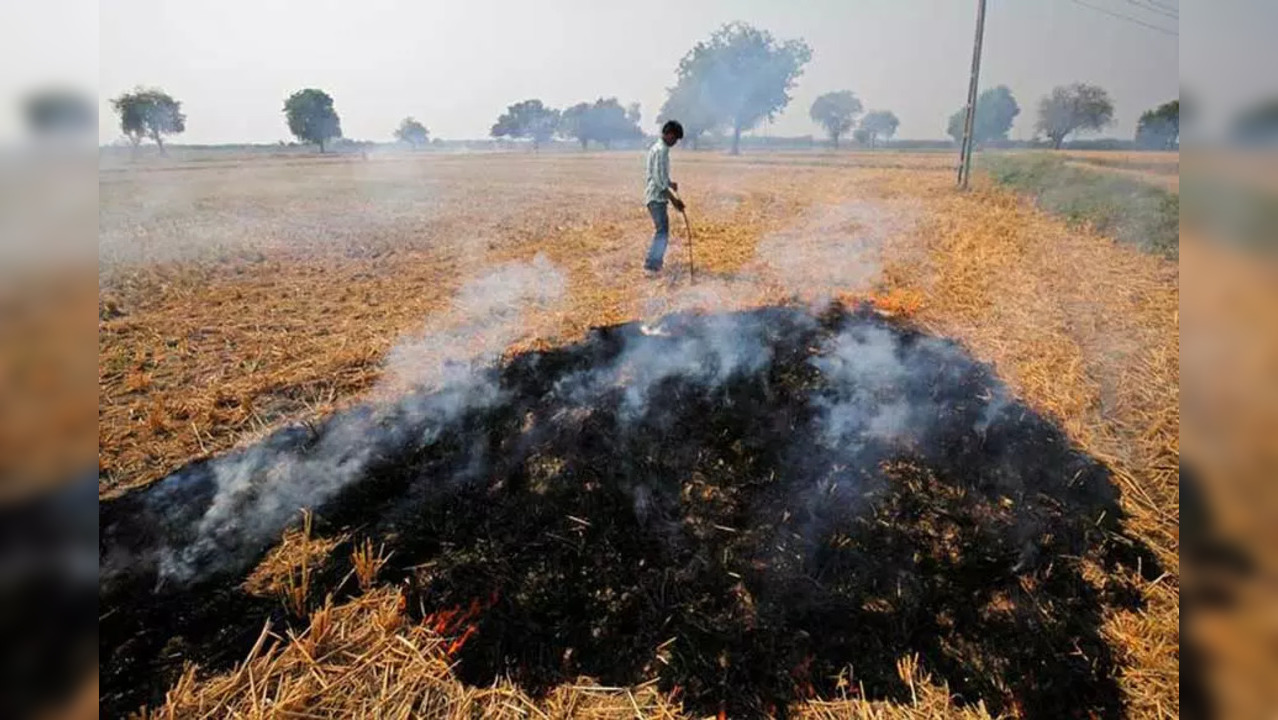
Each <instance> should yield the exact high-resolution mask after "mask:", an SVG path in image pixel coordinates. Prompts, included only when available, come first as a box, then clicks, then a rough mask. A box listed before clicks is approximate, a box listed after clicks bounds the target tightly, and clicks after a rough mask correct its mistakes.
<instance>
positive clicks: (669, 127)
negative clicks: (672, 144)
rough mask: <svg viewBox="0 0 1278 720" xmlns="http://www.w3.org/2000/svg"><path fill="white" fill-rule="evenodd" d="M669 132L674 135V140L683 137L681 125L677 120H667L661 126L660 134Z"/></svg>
mask: <svg viewBox="0 0 1278 720" xmlns="http://www.w3.org/2000/svg"><path fill="white" fill-rule="evenodd" d="M666 133H670V134H672V135H674V136H675V140H682V139H683V125H681V124H680V123H679V121H678V120H667V121H666V124H665V125H662V126H661V134H662V135H665V134H666Z"/></svg>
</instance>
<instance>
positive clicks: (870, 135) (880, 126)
mask: <svg viewBox="0 0 1278 720" xmlns="http://www.w3.org/2000/svg"><path fill="white" fill-rule="evenodd" d="M900 125H901V120H900V119H899V118H897V116H896V113H894V112H892V111H891V110H871V111H870V112H868V113H866V114H865V117H863V118H861V127H860V128H859V129H860V130H862V131H863V132H864V139H862V138H857V141H858V142H863V143H866V144H868V145H869V146H870V147H874V146H875V145H877V144H878V142H879V141H880V140H882V141H883V142H884V143H887V142H888V141H890V140H891V139H892V136H893V135H895V134H896V129H897V128H898V127H899V126H900Z"/></svg>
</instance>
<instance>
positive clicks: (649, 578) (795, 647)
mask: <svg viewBox="0 0 1278 720" xmlns="http://www.w3.org/2000/svg"><path fill="white" fill-rule="evenodd" d="M465 382H466V383H470V384H469V385H466V386H465V391H464V392H461V393H454V394H453V395H452V396H447V397H445V396H444V395H443V394H442V393H446V392H447V390H444V391H441V393H433V394H425V393H423V394H421V395H420V396H417V397H412V398H406V399H405V400H404V401H403V403H401V404H400V405H399V406H398V407H393V408H389V409H388V408H379V409H372V408H361V409H357V410H353V411H351V412H352V413H363V414H364V415H363V416H359V415H351V416H350V417H340V416H339V417H335V418H333V419H332V420H330V421H329V422H328V423H326V424H325V425H324V426H321V427H319V428H316V429H314V430H313V431H312V430H307V429H290V430H285V431H281V433H279V434H277V435H276V436H274V437H273V438H271V439H269V440H267V441H266V443H265V444H264V445H263V446H262V447H261V448H257V449H250V450H247V451H244V452H250V453H251V452H259V453H261V452H263V451H266V453H265V454H259V455H258V456H255V457H256V458H257V459H255V460H254V463H255V464H252V465H251V467H253V468H258V467H263V468H264V467H270V466H271V464H270V462H267V461H266V459H274V461H275V462H285V463H294V464H296V465H298V467H301V468H308V467H311V466H310V465H307V464H306V463H304V462H302V460H304V459H306V458H307V457H308V453H317V452H322V453H327V454H328V455H331V456H332V458H334V460H333V461H334V462H335V463H338V464H339V465H340V467H341V468H344V471H345V472H348V473H349V477H347V476H342V477H343V479H345V480H346V482H343V483H342V484H340V486H336V487H328V488H327V490H326V491H325V492H323V493H321V494H320V495H319V496H318V501H315V500H316V498H310V499H311V500H312V502H309V503H308V502H307V500H308V498H307V496H306V494H305V492H302V491H304V490H305V489H306V488H307V484H306V477H305V475H304V474H302V475H296V476H295V475H289V476H287V477H285V478H284V480H282V481H280V482H281V486H280V487H279V488H275V487H273V486H272V485H271V481H270V479H269V478H267V476H265V475H264V476H263V478H265V479H263V480H261V481H259V482H260V486H259V485H254V486H253V488H252V489H251V490H249V491H245V490H244V489H243V488H241V489H240V490H239V491H238V494H235V495H233V497H231V502H232V505H233V508H232V509H233V510H234V512H231V513H229V515H228V516H230V517H242V518H243V521H244V522H245V523H247V524H248V525H251V532H245V533H240V534H237V533H236V526H235V525H234V524H233V523H231V524H226V523H221V524H218V525H217V526H216V527H215V528H214V529H213V530H210V529H209V528H212V527H213V526H212V525H210V524H208V523H205V529H204V530H198V529H196V528H197V527H198V526H200V524H201V519H202V518H204V517H205V515H206V513H207V511H208V509H209V508H210V507H212V506H213V505H214V504H215V502H217V501H218V500H217V498H218V497H219V495H218V494H219V492H224V490H220V488H221V485H220V484H219V483H220V482H221V483H224V482H225V476H226V472H225V471H223V472H222V475H221V476H219V474H218V472H216V471H215V470H216V467H217V466H216V464H217V463H219V462H227V460H226V459H216V460H214V461H212V462H211V463H205V464H201V465H194V466H192V467H189V468H186V469H184V470H182V471H179V472H178V473H175V474H174V475H173V476H171V477H170V478H168V479H166V480H165V481H163V482H161V483H158V484H157V485H155V486H153V487H151V488H148V489H147V490H145V491H142V492H139V493H135V494H133V495H131V496H126V497H124V498H121V499H120V500H117V501H115V502H114V503H103V506H102V521H101V525H102V530H101V556H102V561H103V564H104V575H103V577H104V580H103V585H102V591H101V602H102V606H103V607H102V612H103V613H104V614H105V615H104V618H103V620H102V622H101V657H102V663H103V670H102V703H103V705H102V707H103V710H104V711H105V712H106V713H107V714H108V715H112V714H121V713H123V712H127V711H130V710H133V709H135V708H136V707H137V706H138V705H140V704H142V703H143V702H150V703H152V704H154V703H155V702H157V701H159V700H160V699H162V697H163V692H164V690H165V689H166V687H167V683H169V682H171V681H172V679H173V678H174V677H175V674H176V672H177V671H178V670H179V669H180V666H181V662H182V661H183V660H191V661H196V662H200V663H202V664H203V665H204V666H206V667H209V668H213V669H217V668H225V667H228V666H229V665H230V664H232V663H233V662H234V661H236V660H238V659H239V658H241V657H243V655H244V653H246V652H247V650H248V649H249V647H250V646H251V645H252V643H253V641H254V640H255V639H256V637H257V634H258V632H259V631H260V629H261V626H262V623H263V621H264V620H265V619H266V618H267V617H273V618H274V620H275V621H276V623H277V624H287V623H290V622H291V623H295V624H296V623H300V622H302V621H301V620H299V619H296V618H288V617H286V616H284V613H283V612H282V611H281V610H280V609H279V604H278V603H273V602H270V601H265V600H259V599H254V598H250V597H248V596H246V595H244V594H243V593H242V592H241V591H239V590H238V589H237V586H238V582H239V581H240V580H241V579H242V578H243V576H244V574H245V573H246V572H247V571H248V569H249V568H250V567H251V566H252V564H253V562H254V560H256V559H257V558H259V557H260V556H261V555H262V554H263V553H264V552H265V551H266V550H267V549H269V546H270V544H271V542H270V539H277V538H278V537H279V532H278V531H279V529H281V528H282V526H281V527H276V524H278V523H282V522H284V520H281V518H285V519H287V520H295V518H296V510H297V508H298V507H301V506H302V505H309V506H312V507H314V508H315V510H316V511H317V512H318V514H319V516H320V517H321V518H322V520H323V522H322V523H321V525H320V532H338V531H343V530H347V529H351V528H358V531H357V537H356V540H355V541H353V542H360V541H362V540H363V538H365V537H371V538H372V539H373V540H374V543H376V544H379V545H380V544H381V543H385V544H386V547H387V549H388V550H392V551H393V557H392V560H391V563H390V565H389V566H388V567H386V568H385V569H384V570H383V571H382V575H381V579H382V580H383V581H385V582H405V583H407V584H408V586H409V591H410V593H411V594H412V596H413V597H412V598H411V600H412V601H411V602H410V603H409V607H411V608H414V609H416V608H419V607H424V608H425V609H426V610H427V612H429V611H431V610H433V609H439V608H445V607H453V606H458V605H466V604H467V603H469V602H471V601H472V600H474V599H476V598H491V597H494V596H495V597H496V602H495V603H494V604H492V605H491V607H487V609H486V610H485V611H484V612H483V614H482V615H481V616H480V617H479V620H478V630H477V632H476V633H475V634H474V636H473V637H471V638H470V639H469V641H468V642H467V643H466V645H465V646H464V647H463V648H462V649H461V651H460V652H459V654H458V655H457V657H458V660H459V664H458V667H457V671H458V673H459V675H460V676H461V678H462V679H463V680H465V681H467V682H471V683H475V684H481V685H482V684H488V683H490V682H492V680H493V679H494V678H496V677H498V676H504V677H510V678H512V679H513V680H514V681H516V682H518V683H519V684H520V685H521V686H523V687H524V688H525V689H527V690H529V691H531V692H533V693H539V692H543V691H545V690H547V689H549V688H551V687H553V686H554V685H556V684H558V683H561V682H564V681H568V680H571V679H574V678H576V677H577V676H579V675H589V676H593V677H595V678H598V679H599V680H600V681H601V682H603V683H605V684H609V685H626V684H633V683H637V682H642V681H644V680H646V679H649V678H652V677H658V678H659V679H660V683H661V685H662V687H663V688H664V689H666V690H668V691H674V690H675V688H676V687H677V688H679V691H680V693H681V695H682V698H683V700H684V702H685V703H686V705H687V706H688V708H689V709H690V710H692V711H694V712H709V713H713V712H717V711H718V710H720V709H725V710H727V711H728V712H729V713H730V714H732V715H734V716H738V715H740V716H749V715H758V714H762V713H765V712H767V711H769V710H770V709H775V710H777V711H778V712H780V711H783V709H784V707H785V705H786V704H787V703H790V702H793V701H795V700H797V699H800V698H803V697H805V696H809V695H816V696H822V697H832V696H835V695H836V693H838V692H861V691H862V690H863V691H864V692H865V693H866V694H867V695H869V696H871V697H896V698H906V697H908V690H907V689H906V688H905V687H904V685H903V684H902V682H901V681H900V680H899V678H898V677H897V673H896V662H897V660H898V659H899V658H901V657H903V656H906V655H912V654H917V655H918V656H919V657H920V659H921V664H922V666H923V667H924V668H925V669H926V670H928V671H929V672H931V673H933V674H934V676H936V678H937V679H938V680H941V681H945V682H947V683H949V686H950V688H951V690H952V691H953V692H955V693H957V694H958V695H959V696H960V698H961V699H962V700H963V701H965V702H976V701H978V700H983V701H984V702H985V703H986V704H987V706H989V707H990V708H991V709H992V710H994V711H996V712H997V711H1006V710H1011V709H1012V708H1014V707H1015V708H1017V709H1019V711H1020V712H1022V713H1024V714H1026V715H1030V716H1039V717H1047V716H1051V717H1056V716H1060V715H1061V714H1062V713H1065V714H1069V715H1088V714H1096V715H1101V716H1116V715H1121V714H1122V711H1123V708H1122V704H1121V696H1120V693H1119V690H1118V686H1117V683H1116V675H1117V673H1119V672H1120V671H1121V668H1120V667H1118V664H1117V661H1116V660H1115V658H1114V656H1113V654H1112V653H1111V651H1110V649H1109V647H1108V646H1107V645H1106V644H1105V642H1104V641H1103V639H1102V637H1101V634H1100V624H1101V616H1102V613H1103V612H1104V611H1105V608H1106V607H1107V606H1112V605H1116V604H1134V603H1136V602H1138V593H1134V592H1132V591H1131V588H1129V587H1126V586H1124V585H1123V583H1122V582H1120V581H1119V580H1117V579H1115V580H1113V581H1110V582H1108V583H1107V584H1106V586H1105V587H1096V586H1094V585H1093V584H1091V583H1089V582H1087V581H1085V580H1084V579H1083V577H1082V575H1081V570H1082V566H1083V563H1087V562H1096V563H1099V564H1100V565H1102V566H1104V567H1106V568H1110V569H1113V568H1116V567H1119V566H1129V567H1135V566H1136V558H1137V557H1140V558H1141V561H1142V567H1143V569H1144V570H1145V572H1146V573H1147V574H1148V573H1152V572H1156V563H1154V562H1153V561H1152V556H1151V555H1150V554H1149V553H1148V552H1147V551H1145V550H1144V549H1143V548H1142V547H1141V546H1140V545H1139V544H1138V543H1136V542H1134V541H1133V540H1132V539H1130V538H1128V537H1126V536H1125V535H1124V533H1123V528H1122V520H1123V515H1122V512H1121V510H1120V508H1119V506H1118V502H1117V498H1118V493H1117V490H1116V489H1115V487H1114V485H1113V484H1112V482H1111V481H1110V478H1109V475H1108V473H1107V471H1106V469H1105V468H1104V466H1103V465H1101V464H1100V463H1098V462H1097V461H1095V460H1093V459H1091V458H1089V457H1087V456H1086V455H1084V454H1083V453H1081V452H1080V451H1079V450H1078V449H1077V448H1075V447H1073V446H1072V445H1071V444H1070V442H1069V441H1068V439H1067V438H1066V437H1065V436H1064V434H1063V433H1062V432H1061V431H1060V430H1059V429H1058V428H1057V427H1056V426H1055V425H1054V424H1052V423H1051V422H1049V421H1048V420H1046V419H1044V418H1043V417H1041V416H1039V415H1037V414H1035V413H1034V412H1033V411H1032V410H1030V409H1029V408H1028V407H1026V406H1025V405H1023V404H1021V403H1020V402H1017V401H1015V400H1014V399H1012V398H1010V397H1009V396H1008V395H1007V391H1006V389H1005V388H1003V387H1002V385H1001V384H1000V383H999V382H998V381H997V380H996V379H995V378H994V377H993V375H992V373H991V371H990V370H989V368H988V367H986V366H983V365H981V364H979V363H977V362H975V361H973V360H972V359H971V358H970V357H969V356H967V355H966V353H964V352H963V351H962V349H961V348H960V347H958V346H957V345H955V344H953V343H950V342H948V341H943V340H939V339H936V338H933V337H929V336H926V335H923V334H920V333H918V332H916V331H914V330H911V329H908V328H903V327H899V326H896V325H893V324H891V323H889V322H887V321H884V320H882V319H880V318H878V317H876V316H875V315H873V314H872V313H869V312H855V313H847V312H844V311H842V310H838V309H836V310H833V311H830V312H828V313H826V314H824V315H822V316H820V317H814V316H812V315H810V314H808V313H806V312H804V311H801V310H797V309H791V308H765V309H761V310H756V311H752V312H743V313H735V314H728V315H706V316H700V315H683V316H676V317H671V318H667V319H666V320H665V321H664V322H663V323H662V324H661V326H660V328H659V332H657V333H653V334H646V333H644V332H641V331H640V328H639V326H637V325H623V326H618V327H612V328H603V329H599V330H597V331H595V332H594V334H593V335H592V336H591V337H590V338H588V339H587V340H586V341H584V342H582V343H579V344H577V345H573V346H568V347H564V348H559V349H556V350H552V351H548V352H542V353H529V354H525V355H521V356H518V357H515V358H513V359H511V360H510V361H509V362H507V363H506V364H504V365H502V366H501V367H499V368H489V369H477V370H475V371H474V372H473V373H471V374H470V375H468V376H467V379H466V380H465ZM441 398H442V399H441ZM353 429H355V430H358V432H356V431H355V430H353ZM361 432H362V433H365V434H366V435H365V436H366V437H367V446H366V447H364V448H349V449H348V448H344V447H342V446H341V444H339V443H335V442H334V441H332V439H331V438H332V437H337V433H345V434H346V435H349V436H350V437H349V438H346V440H344V441H343V442H347V441H351V439H352V438H353V439H354V440H358V439H359V438H360V437H365V436H361V435H360V434H359V433H361ZM326 434H327V435H326ZM343 437H345V436H343ZM369 448H372V451H368V450H369ZM281 458H282V459H281ZM350 458H355V459H356V460H358V464H357V465H352V464H351V463H352V462H353V461H351V460H350ZM235 467H236V468H242V467H247V466H242V465H236V466H235ZM356 470H357V471H358V472H355V471H356ZM255 472H257V471H256V470H255ZM219 477H222V478H223V479H222V480H219ZM254 477H256V476H254ZM281 477H283V476H281ZM271 493H276V494H275V495H272V494H271ZM223 500H224V501H225V500H226V497H223ZM267 500H269V502H267ZM288 502H296V503H297V507H289V506H288ZM281 503H282V504H283V506H282V508H281ZM268 509H269V511H270V512H269V513H268V512H267V510H268ZM276 511H280V512H281V513H282V514H280V515H279V517H276V516H275V515H273V514H270V513H274V512H276ZM254 513H256V516H255V515H254ZM199 543H203V544H202V545H199V547H200V548H202V549H201V550H200V551H199V552H186V553H185V554H184V553H183V552H182V551H183V550H184V549H189V548H191V547H195V546H196V545H197V544H199ZM349 549H350V548H349V547H339V548H338V549H337V550H336V551H334V552H333V553H332V554H331V556H330V560H329V561H328V564H327V565H326V566H325V567H323V568H320V569H319V570H318V571H317V572H316V577H315V579H314V580H313V581H312V582H313V585H314V588H313V591H312V592H313V595H314V596H315V597H316V598H317V599H318V598H322V597H323V596H324V595H325V594H327V593H329V592H336V593H337V595H338V597H339V599H340V597H342V595H343V593H351V592H354V591H355V588H353V587H350V586H349V584H348V585H347V586H343V587H340V588H339V587H338V583H339V582H340V581H341V579H342V578H343V577H346V576H347V571H348V570H349V567H350V566H349V563H350V560H349ZM179 556H180V557H183V558H185V559H186V561H187V564H186V565H184V566H182V568H181V571H180V573H179V574H177V575H174V574H171V573H170V574H168V575H166V571H165V569H164V567H165V566H164V563H163V562H162V561H161V560H159V559H158V558H162V557H168V558H170V559H171V558H173V557H179ZM108 566H109V567H108ZM1116 577H1117V576H1116ZM486 604H487V603H486ZM840 677H842V682H845V683H846V684H844V685H842V689H839V687H840V686H839V683H840V682H841V680H840Z"/></svg>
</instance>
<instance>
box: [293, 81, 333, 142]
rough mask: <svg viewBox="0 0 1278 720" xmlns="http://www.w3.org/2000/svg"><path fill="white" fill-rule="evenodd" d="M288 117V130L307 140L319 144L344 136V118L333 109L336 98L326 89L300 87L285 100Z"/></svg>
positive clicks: (298, 137) (299, 138)
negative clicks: (300, 88) (302, 88)
mask: <svg viewBox="0 0 1278 720" xmlns="http://www.w3.org/2000/svg"><path fill="white" fill-rule="evenodd" d="M284 116H285V117H286V118H288V130H289V132H291V133H293V136H294V137H296V138H297V139H298V140H301V141H302V142H304V143H313V144H315V145H319V151H320V152H321V153H322V152H324V143H326V142H328V141H329V140H332V139H335V138H340V137H341V136H342V120H341V118H339V117H338V116H337V111H336V110H334V109H333V98H332V97H330V96H329V94H328V93H326V92H324V91H323V90H317V89H315V88H306V89H305V90H298V91H297V92H295V93H293V94H292V95H290V96H289V97H288V99H287V100H285V101H284Z"/></svg>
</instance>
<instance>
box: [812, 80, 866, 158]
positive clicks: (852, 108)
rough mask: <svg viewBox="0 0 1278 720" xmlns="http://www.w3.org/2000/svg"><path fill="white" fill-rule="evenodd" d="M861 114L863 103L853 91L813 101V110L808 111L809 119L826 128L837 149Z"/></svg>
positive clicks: (842, 91) (833, 94)
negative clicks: (842, 138)
mask: <svg viewBox="0 0 1278 720" xmlns="http://www.w3.org/2000/svg"><path fill="white" fill-rule="evenodd" d="M860 114H861V101H860V100H858V99H857V97H856V94H855V93H853V92H852V91H851V90H838V91H836V92H828V93H826V94H824V95H822V96H820V97H818V98H817V99H816V100H815V101H813V103H812V108H811V109H810V110H808V117H810V118H812V121H813V122H815V123H817V124H818V125H820V126H821V127H823V128H825V133H826V135H829V136H830V141H831V142H833V143H834V147H836V148H837V147H838V146H839V138H840V137H842V136H843V135H844V134H845V133H847V131H849V130H851V129H852V126H853V125H855V124H856V118H857V116H858V115H860Z"/></svg>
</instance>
